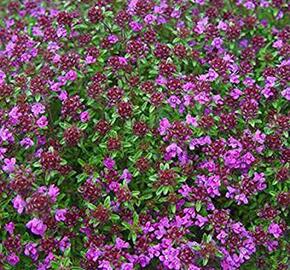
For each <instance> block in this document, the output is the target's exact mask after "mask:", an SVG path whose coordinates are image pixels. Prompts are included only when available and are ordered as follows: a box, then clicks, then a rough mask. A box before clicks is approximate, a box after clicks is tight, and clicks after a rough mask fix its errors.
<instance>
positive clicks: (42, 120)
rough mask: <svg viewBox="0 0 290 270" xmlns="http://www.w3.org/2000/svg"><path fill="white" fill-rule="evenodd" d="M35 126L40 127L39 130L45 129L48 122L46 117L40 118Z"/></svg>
mask: <svg viewBox="0 0 290 270" xmlns="http://www.w3.org/2000/svg"><path fill="white" fill-rule="evenodd" d="M36 124H37V125H38V126H39V127H40V128H45V127H46V126H47V125H48V121H47V118H46V116H41V117H40V118H39V119H38V120H37V121H36Z"/></svg>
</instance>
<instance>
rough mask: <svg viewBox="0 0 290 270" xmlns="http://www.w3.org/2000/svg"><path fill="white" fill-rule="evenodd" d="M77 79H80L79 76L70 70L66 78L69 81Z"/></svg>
mask: <svg viewBox="0 0 290 270" xmlns="http://www.w3.org/2000/svg"><path fill="white" fill-rule="evenodd" d="M77 77H78V74H77V73H76V72H75V71H74V70H70V71H69V72H67V73H66V74H65V78H66V79H67V80H68V81H75V80H76V79H77Z"/></svg>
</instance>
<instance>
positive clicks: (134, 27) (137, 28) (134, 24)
mask: <svg viewBox="0 0 290 270" xmlns="http://www.w3.org/2000/svg"><path fill="white" fill-rule="evenodd" d="M129 25H130V27H131V28H132V30H133V31H134V32H139V31H141V30H142V28H143V26H142V24H141V23H138V22H135V21H132V22H130V24H129Z"/></svg>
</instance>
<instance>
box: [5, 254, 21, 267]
mask: <svg viewBox="0 0 290 270" xmlns="http://www.w3.org/2000/svg"><path fill="white" fill-rule="evenodd" d="M19 261H20V259H19V257H18V256H17V255H16V254H15V253H14V252H13V253H10V254H9V255H8V256H7V262H8V263H9V264H10V265H12V266H15V265H17V264H18V263H19Z"/></svg>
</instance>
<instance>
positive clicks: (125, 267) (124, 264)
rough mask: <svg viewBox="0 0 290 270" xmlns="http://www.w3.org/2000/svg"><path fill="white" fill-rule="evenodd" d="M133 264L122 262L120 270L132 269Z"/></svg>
mask: <svg viewBox="0 0 290 270" xmlns="http://www.w3.org/2000/svg"><path fill="white" fill-rule="evenodd" d="M133 269H134V265H133V263H122V265H121V270H133Z"/></svg>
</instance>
